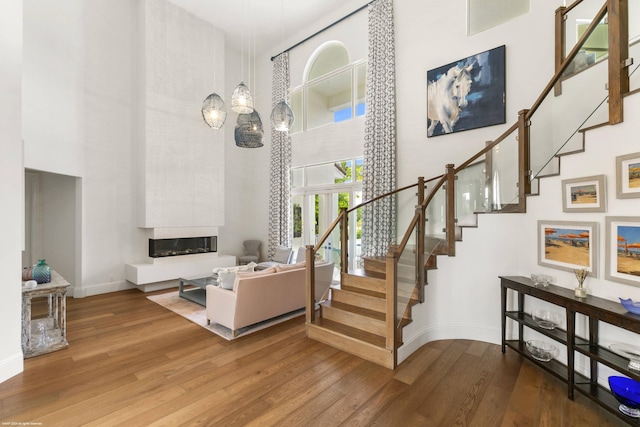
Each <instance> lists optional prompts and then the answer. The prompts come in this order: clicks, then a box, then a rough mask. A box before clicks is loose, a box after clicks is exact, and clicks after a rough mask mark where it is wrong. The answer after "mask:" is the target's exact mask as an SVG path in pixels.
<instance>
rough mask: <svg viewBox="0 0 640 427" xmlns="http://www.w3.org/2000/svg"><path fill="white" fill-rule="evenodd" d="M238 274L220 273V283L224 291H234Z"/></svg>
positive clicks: (233, 272)
mask: <svg viewBox="0 0 640 427" xmlns="http://www.w3.org/2000/svg"><path fill="white" fill-rule="evenodd" d="M236 274H237V273H236V272H235V271H232V272H230V273H226V272H219V273H218V283H219V284H220V287H221V288H222V289H233V284H234V283H235V281H236Z"/></svg>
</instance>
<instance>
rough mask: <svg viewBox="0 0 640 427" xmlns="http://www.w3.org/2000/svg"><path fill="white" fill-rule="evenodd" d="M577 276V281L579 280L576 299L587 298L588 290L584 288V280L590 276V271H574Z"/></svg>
mask: <svg viewBox="0 0 640 427" xmlns="http://www.w3.org/2000/svg"><path fill="white" fill-rule="evenodd" d="M573 272H574V274H575V275H576V279H578V287H577V288H576V289H575V294H576V297H578V298H586V297H587V289H586V288H584V287H583V286H582V284H583V283H584V280H585V279H586V278H587V276H588V275H589V270H587V269H586V268H581V269H576V270H573Z"/></svg>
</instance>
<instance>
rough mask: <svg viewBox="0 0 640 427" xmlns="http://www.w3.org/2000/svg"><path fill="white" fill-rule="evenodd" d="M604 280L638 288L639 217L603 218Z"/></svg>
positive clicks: (639, 269) (639, 282)
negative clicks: (604, 240) (604, 228)
mask: <svg viewBox="0 0 640 427" xmlns="http://www.w3.org/2000/svg"><path fill="white" fill-rule="evenodd" d="M605 227H606V230H605V239H606V242H605V254H606V255H605V256H606V258H605V278H606V279H607V280H611V281H614V282H620V283H625V284H627V285H632V286H640V217H637V216H607V217H605Z"/></svg>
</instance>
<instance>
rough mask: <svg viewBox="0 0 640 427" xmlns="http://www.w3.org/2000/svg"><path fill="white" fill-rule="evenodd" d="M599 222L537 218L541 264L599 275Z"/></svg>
mask: <svg viewBox="0 0 640 427" xmlns="http://www.w3.org/2000/svg"><path fill="white" fill-rule="evenodd" d="M597 255H598V223H597V222H578V221H544V220H540V221H538V264H540V265H543V266H545V267H552V268H557V269H559V270H566V271H573V270H575V269H579V268H586V269H587V270H589V276H591V277H598V259H597V258H598V256H597Z"/></svg>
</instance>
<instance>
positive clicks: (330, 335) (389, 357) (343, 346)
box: [307, 323, 394, 369]
mask: <svg viewBox="0 0 640 427" xmlns="http://www.w3.org/2000/svg"><path fill="white" fill-rule="evenodd" d="M307 336H308V337H309V338H311V339H314V340H316V341H320V342H323V343H325V344H327V345H330V346H332V347H335V348H338V349H340V350H342V351H345V352H347V353H350V354H353V355H355V356H358V357H361V358H363V359H365V360H368V361H370V362H373V363H376V364H378V365H381V366H384V367H385V368H389V369H394V360H393V352H392V351H391V350H386V349H384V348H379V347H375V346H373V345H371V344H367V343H364V342H361V341H358V340H356V339H353V338H350V337H347V336H345V335H342V334H339V333H335V332H332V331H329V330H327V329H323V328H321V327H319V326H316V325H312V324H309V323H307Z"/></svg>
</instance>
